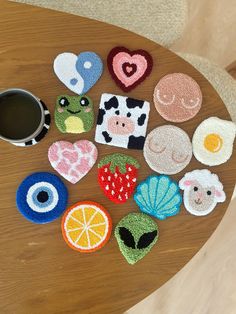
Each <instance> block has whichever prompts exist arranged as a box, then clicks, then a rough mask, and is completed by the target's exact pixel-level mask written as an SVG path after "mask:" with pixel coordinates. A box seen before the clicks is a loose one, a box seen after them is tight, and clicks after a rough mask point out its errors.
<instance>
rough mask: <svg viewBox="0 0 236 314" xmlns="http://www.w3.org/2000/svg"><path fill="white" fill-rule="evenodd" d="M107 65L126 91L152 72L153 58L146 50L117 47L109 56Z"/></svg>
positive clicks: (115, 79)
mask: <svg viewBox="0 0 236 314" xmlns="http://www.w3.org/2000/svg"><path fill="white" fill-rule="evenodd" d="M107 66H108V69H109V71H110V74H111V76H112V78H113V79H114V81H115V82H116V84H117V85H118V86H119V87H120V88H121V89H122V90H123V91H124V92H129V91H131V90H132V89H133V88H135V87H136V86H137V85H139V84H140V83H141V82H143V81H144V80H145V78H146V77H147V76H148V75H149V74H150V73H151V71H152V66H153V60H152V57H151V55H150V54H149V53H148V52H147V51H145V50H142V49H140V50H134V51H130V50H128V49H127V48H125V47H115V48H113V49H112V50H111V51H110V53H109V55H108V57H107Z"/></svg>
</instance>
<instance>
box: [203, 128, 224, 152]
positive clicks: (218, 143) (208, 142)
mask: <svg viewBox="0 0 236 314" xmlns="http://www.w3.org/2000/svg"><path fill="white" fill-rule="evenodd" d="M222 145H223V140H222V138H221V137H220V136H219V135H218V134H214V133H212V134H208V135H207V136H206V137H205V140H204V146H205V148H206V149H207V150H208V151H209V152H211V153H217V152H219V151H220V150H221V148H222Z"/></svg>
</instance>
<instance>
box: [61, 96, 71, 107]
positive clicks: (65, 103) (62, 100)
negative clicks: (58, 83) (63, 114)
mask: <svg viewBox="0 0 236 314" xmlns="http://www.w3.org/2000/svg"><path fill="white" fill-rule="evenodd" d="M69 104H70V102H69V100H68V99H67V98H66V97H62V98H60V100H59V105H60V106H61V107H66V106H69Z"/></svg>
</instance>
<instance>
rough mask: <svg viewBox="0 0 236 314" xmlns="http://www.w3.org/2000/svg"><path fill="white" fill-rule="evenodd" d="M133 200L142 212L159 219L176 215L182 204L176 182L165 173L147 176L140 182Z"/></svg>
mask: <svg viewBox="0 0 236 314" xmlns="http://www.w3.org/2000/svg"><path fill="white" fill-rule="evenodd" d="M134 200H135V202H136V204H137V205H138V206H139V208H140V210H141V211H142V212H144V213H145V214H148V215H151V216H154V217H155V218H157V219H160V220H164V219H166V218H167V217H170V216H175V215H177V214H178V213H179V211H180V206H181V204H182V196H181V194H180V190H179V187H178V184H177V183H176V182H175V181H174V180H172V179H171V178H170V177H168V176H165V175H160V176H149V177H148V178H147V179H146V180H145V181H143V182H141V183H140V184H139V185H138V187H137V191H136V193H135V194H134Z"/></svg>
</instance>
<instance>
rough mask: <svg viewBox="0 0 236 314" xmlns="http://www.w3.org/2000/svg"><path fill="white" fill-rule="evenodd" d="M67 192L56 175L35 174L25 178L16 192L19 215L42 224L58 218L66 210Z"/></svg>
mask: <svg viewBox="0 0 236 314" xmlns="http://www.w3.org/2000/svg"><path fill="white" fill-rule="evenodd" d="M67 199H68V192H67V189H66V186H65V185H64V183H63V182H62V181H61V179H60V178H58V177H57V176H56V175H54V174H52V173H49V172H36V173H33V174H31V175H30V176H28V177H27V178H25V179H24V180H23V181H22V183H21V184H20V186H19V187H18V190H17V192H16V204H17V207H18V209H19V211H20V213H21V214H22V215H23V216H24V217H25V218H26V219H28V220H29V221H31V222H34V223H37V224H43V223H47V222H50V221H53V220H55V219H56V218H58V217H59V216H60V215H61V214H62V213H63V211H64V210H65V209H66V206H67Z"/></svg>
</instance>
